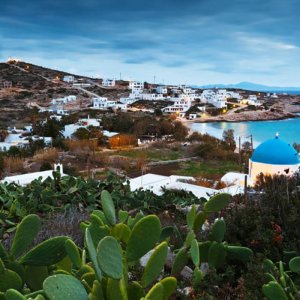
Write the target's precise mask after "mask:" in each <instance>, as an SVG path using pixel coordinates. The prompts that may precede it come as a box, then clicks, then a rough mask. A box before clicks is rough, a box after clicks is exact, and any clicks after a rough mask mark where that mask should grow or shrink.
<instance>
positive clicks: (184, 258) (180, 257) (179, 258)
mask: <svg viewBox="0 0 300 300" xmlns="http://www.w3.org/2000/svg"><path fill="white" fill-rule="evenodd" d="M188 261H189V258H188V253H187V249H186V248H181V249H180V250H179V251H178V252H177V254H176V256H175V260H174V263H173V266H172V270H171V275H173V276H175V275H178V274H179V273H180V272H181V271H182V269H183V268H184V267H185V266H186V265H187V263H188Z"/></svg>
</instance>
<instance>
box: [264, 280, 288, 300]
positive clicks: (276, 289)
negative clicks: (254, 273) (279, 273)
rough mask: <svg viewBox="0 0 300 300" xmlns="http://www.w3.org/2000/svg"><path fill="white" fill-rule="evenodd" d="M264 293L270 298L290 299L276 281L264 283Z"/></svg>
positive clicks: (276, 299) (274, 299) (277, 299)
mask: <svg viewBox="0 0 300 300" xmlns="http://www.w3.org/2000/svg"><path fill="white" fill-rule="evenodd" d="M262 290H263V293H264V295H265V296H266V297H267V298H268V299H269V300H288V297H287V296H286V294H285V291H284V289H283V288H282V286H281V285H280V284H279V283H278V282H275V281H270V282H269V283H268V284H264V285H263V288H262Z"/></svg>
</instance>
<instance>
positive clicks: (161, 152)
mask: <svg viewBox="0 0 300 300" xmlns="http://www.w3.org/2000/svg"><path fill="white" fill-rule="evenodd" d="M114 154H117V155H120V156H125V157H129V158H139V157H145V158H146V159H147V160H148V161H160V160H163V161H165V160H175V159H179V158H182V157H183V153H182V152H181V151H174V150H170V149H141V150H136V149H134V150H122V151H118V152H115V153H114Z"/></svg>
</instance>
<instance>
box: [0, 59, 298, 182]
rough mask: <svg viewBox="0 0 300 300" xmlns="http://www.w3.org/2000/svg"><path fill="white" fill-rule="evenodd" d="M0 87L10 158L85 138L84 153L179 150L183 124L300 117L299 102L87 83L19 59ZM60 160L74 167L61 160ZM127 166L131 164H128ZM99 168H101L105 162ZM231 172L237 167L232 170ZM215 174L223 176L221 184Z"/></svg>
mask: <svg viewBox="0 0 300 300" xmlns="http://www.w3.org/2000/svg"><path fill="white" fill-rule="evenodd" d="M0 87H1V89H0V107H1V114H0V125H1V127H2V131H1V132H2V134H1V138H0V151H2V152H7V151H8V152H9V151H11V152H13V151H16V150H14V149H16V148H18V149H20V150H19V151H27V152H28V151H29V152H30V151H37V150H38V149H44V148H45V149H47V148H50V149H51V147H57V146H59V147H62V145H66V143H69V144H70V143H71V141H73V142H74V143H79V142H80V140H86V139H88V140H89V142H88V144H89V145H88V148H89V149H90V150H91V149H92V150H93V151H94V152H95V151H96V150H95V149H101V148H102V149H108V150H109V149H110V151H111V150H112V149H124V148H126V147H127V148H128V147H129V148H130V147H137V149H139V148H140V149H143V147H149V146H150V147H151V145H152V144H155V143H158V142H161V141H167V142H168V143H171V144H172V143H176V142H181V143H184V141H185V139H186V138H187V137H188V136H189V135H190V134H191V132H189V131H188V129H187V128H185V126H184V125H183V124H186V122H209V121H218V120H239V118H244V120H247V117H249V116H252V117H253V115H254V116H256V117H260V118H262V119H264V118H265V119H268V118H269V119H272V118H275V119H280V118H285V117H293V116H296V114H297V112H298V111H299V105H295V104H298V103H299V99H298V97H297V96H288V95H282V94H276V93H261V92H251V91H246V90H235V89H231V90H226V89H218V88H214V89H204V90H203V89H199V88H196V87H195V88H192V87H189V86H187V85H178V86H174V85H160V84H153V83H148V82H141V81H135V80H128V81H125V80H116V79H110V78H104V79H93V78H88V77H82V76H77V75H73V74H68V73H65V72H61V71H56V70H51V69H47V68H43V67H39V66H35V65H32V64H28V63H25V62H22V61H18V60H17V59H9V60H8V62H7V63H2V64H1V65H0ZM254 119H255V118H254ZM95 140H98V142H97V144H94V142H95ZM99 143H100V144H101V146H100V144H99ZM36 147H37V148H36ZM64 147H67V148H68V147H70V146H69V145H68V146H64ZM78 147H80V146H78ZM99 147H100V148H99ZM187 148H189V147H187ZM28 149H32V150H28ZM34 149H35V150H34ZM155 151H158V149H156V150H155ZM17 152H18V151H17ZM185 152H189V151H185ZM190 152H191V154H190V155H187V156H186V155H183V156H182V154H181V155H179V156H178V155H175V156H176V157H177V158H178V159H190V158H189V157H192V156H193V154H192V153H193V151H190ZM60 156H61V155H60ZM76 156H77V154H76V155H75V157H76ZM110 156H111V157H113V156H114V155H111V154H110ZM125 156H126V155H125ZM171 157H172V155H171ZM114 159H116V158H114ZM122 159H123V160H124V157H123V158H122ZM128 159H129V158H128V157H127V158H126V159H125V160H128ZM60 160H61V161H62V162H66V163H68V164H71V165H72V164H73V163H74V162H72V160H71V161H70V159H65V158H62V157H61V158H60ZM135 160H136V159H135ZM129 161H131V162H129V164H131V163H132V161H134V159H133V158H132V159H129ZM171 161H172V159H171ZM89 164H90V161H89V162H87V161H86V159H85V158H84V159H83V160H82V162H79V161H78V162H77V163H76V164H75V165H77V168H79V169H82V168H83V169H85V170H86V171H85V172H89V171H88V169H89V168H90V167H89ZM122 164H123V165H124V161H123V163H122ZM26 165H28V171H29V170H33V171H36V170H38V168H39V165H36V166H35V167H33V166H34V165H35V164H31V163H29V164H28V163H26ZM96 165H97V164H96ZM98 165H99V167H100V166H101V165H102V166H103V163H100V164H98ZM125 165H126V163H125ZM99 167H98V168H99ZM13 169H14V168H8V170H10V171H8V173H7V174H10V173H14V170H13ZM22 169H23V168H21V170H22ZM95 169H97V167H96V168H95ZM113 169H114V168H113ZM236 169H237V167H236V166H235V167H233V169H232V170H236ZM17 170H18V168H17V169H16V170H15V171H17ZM114 170H115V169H114ZM228 170H229V171H230V169H228ZM115 171H116V172H117V173H118V172H121V173H122V172H123V171H124V170H123V171H122V168H121V169H120V170H119V168H118V167H117V168H116V170H115ZM125 173H128V172H125ZM133 173H134V172H133ZM135 174H138V173H135ZM163 175H172V174H171V173H170V172H167V173H166V174H163ZM221 175H224V173H222V174H220V176H219V179H220V178H221Z"/></svg>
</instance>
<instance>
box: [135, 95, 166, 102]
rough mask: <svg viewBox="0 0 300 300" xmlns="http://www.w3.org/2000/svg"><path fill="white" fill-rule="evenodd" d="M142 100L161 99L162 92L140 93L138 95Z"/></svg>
mask: <svg viewBox="0 0 300 300" xmlns="http://www.w3.org/2000/svg"><path fill="white" fill-rule="evenodd" d="M140 97H141V99H142V100H150V101H151V100H163V99H164V95H163V94H155V93H151V94H146V93H144V94H141V95H140Z"/></svg>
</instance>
